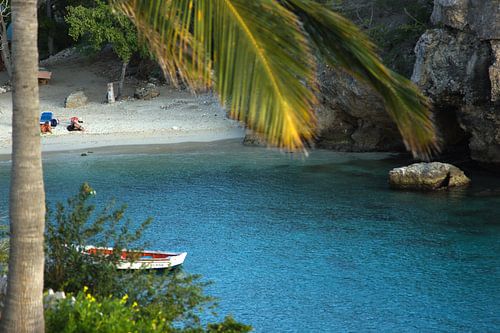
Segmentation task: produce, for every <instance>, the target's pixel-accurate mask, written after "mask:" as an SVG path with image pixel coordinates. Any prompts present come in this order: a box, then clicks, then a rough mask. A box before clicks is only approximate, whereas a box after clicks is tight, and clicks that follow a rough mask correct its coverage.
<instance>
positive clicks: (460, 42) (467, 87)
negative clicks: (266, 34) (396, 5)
mask: <svg viewBox="0 0 500 333" xmlns="http://www.w3.org/2000/svg"><path fill="white" fill-rule="evenodd" d="M369 2H370V1H365V3H369ZM431 21H432V24H434V25H435V26H437V27H439V28H437V29H431V30H427V31H426V32H425V33H424V34H423V35H422V36H421V37H420V39H419V40H418V43H417V45H416V47H415V54H416V62H415V66H414V69H413V75H412V80H413V81H414V82H415V83H416V84H417V85H418V86H419V87H420V88H421V89H422V90H423V91H424V93H425V94H426V95H427V96H429V97H430V98H431V100H432V102H433V105H434V117H435V120H436V123H437V126H438V129H439V132H440V135H441V138H442V139H443V143H444V147H443V148H444V151H445V152H455V151H459V152H462V153H463V154H466V153H467V154H468V153H469V152H470V156H471V157H472V159H474V160H477V161H479V162H483V163H491V164H500V0H434V8H433V11H432V15H431ZM381 22H382V23H384V21H381ZM384 24H385V23H384ZM398 24H399V23H398ZM396 47H397V45H396ZM320 73H321V74H320V91H321V96H322V106H321V107H320V108H319V110H318V111H317V115H318V121H319V138H318V146H320V147H325V148H331V149H336V150H349V151H377V150H389V151H394V150H400V149H402V143H401V140H400V136H399V134H398V132H397V129H396V128H395V126H394V125H393V123H392V121H391V120H390V119H389V117H388V116H387V114H386V113H385V111H384V107H383V104H382V102H381V100H380V99H379V98H378V97H377V96H376V95H375V94H374V93H373V91H371V89H369V88H368V87H366V86H364V85H363V84H360V83H359V82H357V81H356V80H354V79H353V78H352V77H350V76H349V75H347V74H345V73H342V72H338V71H333V70H331V69H329V68H326V67H325V68H322V69H321V70H320Z"/></svg>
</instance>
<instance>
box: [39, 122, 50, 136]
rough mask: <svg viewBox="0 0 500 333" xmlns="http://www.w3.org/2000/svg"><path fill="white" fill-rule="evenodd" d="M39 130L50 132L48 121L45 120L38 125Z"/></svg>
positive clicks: (43, 132) (44, 132)
mask: <svg viewBox="0 0 500 333" xmlns="http://www.w3.org/2000/svg"><path fill="white" fill-rule="evenodd" d="M40 132H42V134H46V133H51V134H52V127H51V126H50V122H48V121H46V122H45V123H44V124H43V125H40Z"/></svg>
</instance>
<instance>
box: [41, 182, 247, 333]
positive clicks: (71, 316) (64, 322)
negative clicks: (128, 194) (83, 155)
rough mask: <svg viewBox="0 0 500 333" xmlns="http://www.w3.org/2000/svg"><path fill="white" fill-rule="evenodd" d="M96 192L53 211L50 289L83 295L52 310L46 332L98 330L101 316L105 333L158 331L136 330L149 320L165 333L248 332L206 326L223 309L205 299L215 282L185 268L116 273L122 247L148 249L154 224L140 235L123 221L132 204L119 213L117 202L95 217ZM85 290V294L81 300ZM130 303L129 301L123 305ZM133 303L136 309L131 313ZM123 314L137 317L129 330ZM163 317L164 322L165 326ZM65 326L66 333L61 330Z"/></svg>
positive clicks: (83, 191)
mask: <svg viewBox="0 0 500 333" xmlns="http://www.w3.org/2000/svg"><path fill="white" fill-rule="evenodd" d="M94 194H95V191H94V190H93V189H92V188H91V187H90V186H89V185H88V184H83V185H82V187H81V188H80V191H79V193H78V194H77V195H76V196H74V197H72V198H70V199H68V200H67V203H66V204H65V205H64V204H62V203H58V204H57V205H56V210H55V212H53V211H51V210H50V209H47V218H46V227H47V230H46V236H45V243H46V250H45V253H46V264H45V288H51V289H53V290H64V291H66V292H70V293H73V294H76V295H77V296H76V298H77V302H76V303H75V307H74V308H72V307H71V306H70V305H71V302H70V301H69V300H66V301H63V302H61V303H60V305H58V306H57V307H56V308H54V309H50V310H48V314H47V321H48V322H49V321H50V324H47V327H49V328H50V329H53V330H49V332H97V331H96V330H95V329H96V327H97V326H96V325H93V324H92V321H93V320H98V319H99V317H98V316H102V318H101V319H99V320H101V321H99V322H100V324H99V325H101V326H99V327H100V329H99V330H98V331H99V332H122V331H123V332H129V331H130V332H156V331H155V330H153V328H151V327H150V328H147V330H146V326H134V325H143V323H142V321H141V318H144V321H145V322H147V321H148V320H149V321H152V320H156V321H157V324H158V325H159V326H158V327H160V328H164V327H167V328H168V329H163V330H162V332H170V331H175V332H177V331H176V330H173V329H174V328H176V329H179V328H182V329H183V330H185V331H186V332H204V331H208V332H248V330H249V327H248V326H245V325H242V324H240V323H238V322H236V321H234V320H232V319H230V318H226V319H225V320H224V321H223V322H221V323H216V324H211V325H209V326H207V327H206V328H205V327H203V325H202V322H201V318H200V316H201V315H202V314H204V313H207V311H213V310H214V309H215V307H216V303H215V299H214V298H212V297H210V296H206V295H204V293H203V289H204V288H205V287H206V286H207V284H208V283H206V282H202V281H201V279H200V276H198V275H188V274H186V273H184V272H183V271H182V270H174V271H172V272H164V273H163V274H158V273H155V272H151V273H147V272H145V271H141V270H136V271H125V272H124V271H120V270H118V269H116V265H115V264H116V263H117V262H118V261H119V260H120V254H121V251H119V250H116V249H123V248H127V249H131V250H137V251H140V250H141V249H143V248H144V247H145V246H146V244H144V243H141V237H142V233H143V232H144V230H145V229H146V228H147V226H148V225H149V224H150V223H151V222H152V220H151V219H147V220H146V221H144V222H142V223H141V224H140V225H139V226H138V227H137V228H136V229H133V228H132V223H131V221H130V220H128V219H125V218H124V215H125V208H126V207H125V206H121V207H119V208H114V203H113V202H111V203H110V204H108V205H107V206H106V207H105V208H104V209H103V210H101V211H100V212H96V207H95V205H93V204H92V202H93V200H94V199H93V198H94ZM89 244H92V245H96V246H108V247H113V248H114V249H115V250H116V251H114V253H113V255H110V256H103V255H101V256H99V255H97V256H93V255H92V256H91V255H83V254H82V252H81V249H82V248H83V247H84V246H85V245H89ZM134 245H135V246H134ZM83 286H86V288H85V293H86V294H85V295H83V296H82V293H81V289H82V288H83ZM88 295H91V296H88ZM123 297H126V300H127V302H125V303H123V301H122V303H120V299H121V300H123ZM116 298H118V301H117V299H116ZM80 303H84V304H85V307H87V308H84V307H83V305H81V304H80ZM133 304H137V306H134V307H132V305H133ZM131 307H132V308H131ZM85 309H87V310H85ZM138 309H139V311H138ZM84 310H85V311H87V312H84ZM132 310H133V311H132ZM99 313H101V314H102V315H101V314H99ZM130 314H134V316H131V315H130ZM158 314H161V316H160V315H158ZM212 314H215V313H214V312H212ZM120 316H122V317H126V318H132V319H130V320H128V319H127V320H125V322H126V323H123V325H129V326H120V325H122V324H118V323H114V321H115V318H119V317H120ZM139 317H140V318H139ZM160 319H162V320H163V319H165V321H164V323H163V324H162V323H160V322H159V321H158V320H160ZM116 320H117V319H116ZM78 321H84V322H83V323H78ZM129 321H130V322H129ZM85 322H87V323H85ZM85 325H88V326H85ZM144 325H146V324H144ZM161 325H164V326H161ZM66 326H67V327H68V328H67V330H62V328H64V327H66ZM148 327H149V326H148ZM231 327H233V329H231ZM60 329H61V330H60ZM122 329H123V330H122ZM142 329H144V330H142ZM127 330H128V331H127ZM181 332H182V331H181Z"/></svg>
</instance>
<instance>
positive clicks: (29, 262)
mask: <svg viewBox="0 0 500 333" xmlns="http://www.w3.org/2000/svg"><path fill="white" fill-rule="evenodd" d="M36 6H37V1H36V0H12V21H13V32H14V36H13V43H12V55H13V59H12V60H13V94H12V104H13V117H12V175H11V185H10V232H11V234H10V237H11V239H10V244H11V246H10V260H9V274H8V286H7V297H6V305H5V310H4V313H3V314H2V322H1V327H0V328H1V329H0V330H1V331H2V332H16V333H17V332H44V319H43V295H42V293H43V265H44V254H43V232H44V219H45V193H44V188H43V177H42V175H43V173H42V163H41V147H40V128H39V123H38V117H39V104H38V82H37V71H38V50H37V10H36V9H37V7H36Z"/></svg>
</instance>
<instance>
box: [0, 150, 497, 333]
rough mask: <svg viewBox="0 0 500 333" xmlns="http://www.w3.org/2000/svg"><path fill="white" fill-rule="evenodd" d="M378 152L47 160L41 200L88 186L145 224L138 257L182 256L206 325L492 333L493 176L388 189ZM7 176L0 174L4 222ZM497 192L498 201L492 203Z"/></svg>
mask: <svg viewBox="0 0 500 333" xmlns="http://www.w3.org/2000/svg"><path fill="white" fill-rule="evenodd" d="M402 163H404V162H402V161H401V160H398V159H396V158H394V157H391V155H387V154H346V153H333V152H326V151H315V152H313V153H312V154H311V156H310V157H309V158H307V159H301V158H297V157H296V158H291V157H290V155H286V154H281V153H278V152H274V151H270V150H265V149H258V148H245V147H241V146H240V145H239V144H236V143H234V142H227V143H218V144H203V145H194V146H189V145H181V146H177V148H175V146H174V148H172V147H170V148H168V149H167V148H165V151H163V152H162V151H161V149H159V150H155V153H154V154H151V153H150V151H145V152H144V153H143V154H121V155H113V154H107V153H106V154H105V153H98V152H96V153H95V154H89V156H87V157H80V156H79V154H78V153H67V154H64V155H55V156H51V157H50V158H48V159H47V160H46V161H45V162H44V167H45V182H46V192H47V198H48V200H49V201H50V202H52V203H54V202H55V201H60V200H63V199H64V198H66V197H68V196H71V195H73V194H75V193H76V191H77V190H78V187H79V184H80V183H81V182H83V181H88V182H90V184H91V185H92V186H93V187H94V188H95V189H96V190H97V197H98V198H102V199H103V200H107V199H109V198H111V197H116V198H118V201H119V202H125V203H127V204H128V206H129V208H128V211H127V212H128V213H127V215H128V216H129V217H131V218H133V219H134V220H136V221H138V222H139V221H142V220H144V219H145V218H146V217H148V216H153V217H154V218H155V222H154V223H153V225H152V226H151V227H150V229H149V230H148V231H147V233H146V238H147V239H148V240H149V241H150V243H151V245H152V246H151V247H152V248H155V249H164V250H175V251H177V250H179V251H180V250H182V251H187V252H188V257H187V260H186V263H185V265H184V269H185V270H186V271H188V272H190V273H199V274H202V275H203V276H204V277H205V278H206V279H208V280H212V281H214V282H215V284H214V285H213V286H211V287H210V288H209V289H208V293H209V294H211V295H214V296H217V297H220V299H221V301H220V309H219V313H221V314H227V313H232V314H233V315H234V316H235V317H236V318H237V319H238V320H241V321H243V322H245V323H249V324H251V325H252V326H254V328H255V330H256V331H257V332H339V331H408V332H410V331H472V332H486V331H490V332H493V331H499V330H500V297H499V296H500V272H499V267H500V259H499V256H498V254H499V253H500V196H499V195H498V189H500V178H499V177H494V176H491V175H487V174H480V173H475V174H472V178H473V180H474V185H473V186H471V187H470V188H469V189H467V190H462V191H451V192H440V193H411V192H402V191H391V190H389V189H388V186H387V172H388V170H389V169H391V168H393V167H396V166H400V165H401V164H402ZM8 173H9V164H8V163H6V162H1V163H0V184H1V188H0V200H1V202H0V209H1V211H2V212H5V211H6V207H7V204H8V203H7V197H8V186H7V184H8V177H9V176H8ZM496 191H497V192H496Z"/></svg>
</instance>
